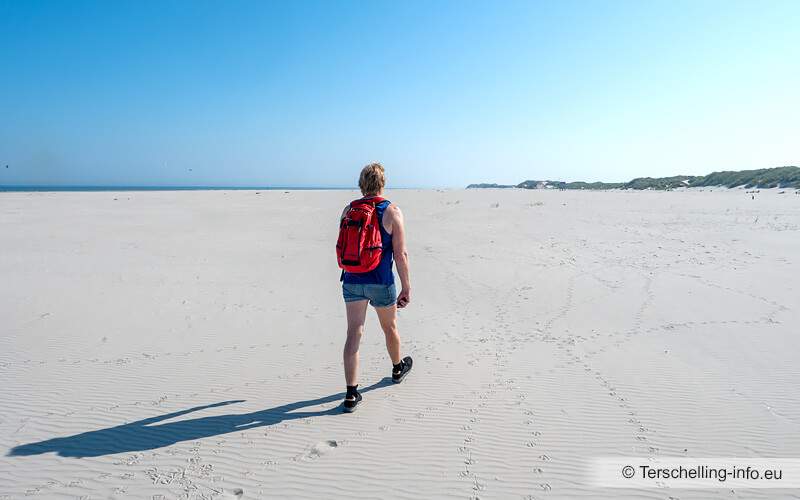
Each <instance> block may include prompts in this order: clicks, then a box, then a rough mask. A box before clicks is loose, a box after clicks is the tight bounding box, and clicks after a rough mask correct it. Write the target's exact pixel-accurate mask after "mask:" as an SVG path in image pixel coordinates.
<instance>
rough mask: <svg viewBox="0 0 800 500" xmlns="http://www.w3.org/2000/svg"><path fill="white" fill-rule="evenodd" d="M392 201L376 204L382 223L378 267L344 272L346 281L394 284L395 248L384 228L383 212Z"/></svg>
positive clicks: (365, 283) (368, 283) (360, 283)
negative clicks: (356, 271)
mask: <svg viewBox="0 0 800 500" xmlns="http://www.w3.org/2000/svg"><path fill="white" fill-rule="evenodd" d="M389 203H391V202H390V201H388V200H387V201H384V202H383V203H379V204H377V205H376V206H375V211H376V212H377V213H378V220H379V221H380V223H381V261H380V262H379V263H378V267H376V268H375V269H373V270H372V271H367V272H365V273H348V272H345V273H344V280H343V281H344V283H356V284H359V285H392V284H394V273H392V263H393V262H394V248H393V247H392V235H391V234H389V233H387V232H386V229H384V228H383V213H384V212H386V208H387V207H388V206H389Z"/></svg>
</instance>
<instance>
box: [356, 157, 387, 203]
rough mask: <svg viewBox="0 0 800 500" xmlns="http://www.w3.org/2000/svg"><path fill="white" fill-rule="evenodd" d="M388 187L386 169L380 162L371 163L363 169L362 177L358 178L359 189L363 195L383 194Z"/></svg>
mask: <svg viewBox="0 0 800 500" xmlns="http://www.w3.org/2000/svg"><path fill="white" fill-rule="evenodd" d="M385 185H386V169H384V168H383V165H381V164H380V163H378V162H375V163H370V164H369V165H367V166H366V167H364V168H363V169H361V176H360V177H359V178H358V187H359V188H361V194H363V195H364V196H366V195H368V194H381V193H382V192H383V187H384V186H385Z"/></svg>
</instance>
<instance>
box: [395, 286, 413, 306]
mask: <svg viewBox="0 0 800 500" xmlns="http://www.w3.org/2000/svg"><path fill="white" fill-rule="evenodd" d="M409 302H411V292H409V291H408V290H405V289H404V290H401V291H400V295H398V296H397V308H398V309H402V308H404V307H405V306H407V305H408V303H409Z"/></svg>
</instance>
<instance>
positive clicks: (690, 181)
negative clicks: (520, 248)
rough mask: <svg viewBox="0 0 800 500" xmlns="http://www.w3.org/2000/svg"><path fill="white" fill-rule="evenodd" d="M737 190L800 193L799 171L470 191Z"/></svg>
mask: <svg viewBox="0 0 800 500" xmlns="http://www.w3.org/2000/svg"><path fill="white" fill-rule="evenodd" d="M716 186H724V187H727V188H734V187H738V186H744V187H746V188H758V189H762V188H763V189H768V188H774V187H778V188H795V189H800V168H798V167H776V168H762V169H760V170H742V171H739V172H729V171H725V172H713V173H711V174H708V175H700V176H694V175H675V176H672V177H658V178H653V177H638V178H636V179H633V180H632V181H629V182H580V181H579V182H561V181H533V180H528V181H524V182H520V183H519V184H517V185H516V186H513V185H507V184H503V185H501V184H470V185H469V186H467V189H470V188H513V187H516V188H522V189H656V190H667V189H675V188H679V187H716Z"/></svg>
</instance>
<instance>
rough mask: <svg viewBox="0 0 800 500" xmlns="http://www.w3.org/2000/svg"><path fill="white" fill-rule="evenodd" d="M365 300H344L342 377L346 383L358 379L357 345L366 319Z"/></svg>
mask: <svg viewBox="0 0 800 500" xmlns="http://www.w3.org/2000/svg"><path fill="white" fill-rule="evenodd" d="M367 303H368V301H367V300H357V301H355V302H345V303H344V305H345V308H346V309H347V341H345V343H344V379H345V382H346V383H347V385H356V381H357V380H358V347H359V345H360V344H361V334H362V333H363V332H364V321H365V320H366V319H367Z"/></svg>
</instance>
